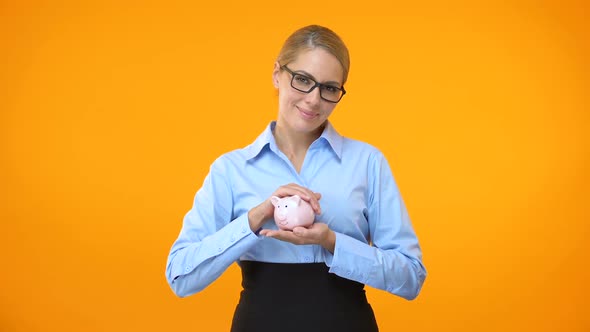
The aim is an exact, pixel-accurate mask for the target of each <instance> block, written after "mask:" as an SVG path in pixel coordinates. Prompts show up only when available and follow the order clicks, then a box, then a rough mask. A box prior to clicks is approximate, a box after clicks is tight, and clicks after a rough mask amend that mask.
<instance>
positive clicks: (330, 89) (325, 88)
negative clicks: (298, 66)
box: [281, 65, 346, 103]
mask: <svg viewBox="0 0 590 332" xmlns="http://www.w3.org/2000/svg"><path fill="white" fill-rule="evenodd" d="M281 68H283V69H285V70H286V71H287V72H288V73H289V74H291V76H293V77H292V78H291V87H293V89H295V90H297V91H300V92H303V93H310V92H312V91H313V89H315V88H317V87H320V97H321V98H322V99H323V100H325V101H328V102H330V103H337V102H339V101H340V99H342V96H344V94H345V93H346V90H344V86H341V87H337V86H334V85H330V84H322V83H318V82H316V81H315V80H314V79H312V78H311V77H308V76H305V75H303V74H299V73H295V72H293V71H292V70H291V69H289V68H288V67H287V65H284V66H282V67H281Z"/></svg>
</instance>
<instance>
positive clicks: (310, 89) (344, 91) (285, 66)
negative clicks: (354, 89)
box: [281, 65, 346, 104]
mask: <svg viewBox="0 0 590 332" xmlns="http://www.w3.org/2000/svg"><path fill="white" fill-rule="evenodd" d="M281 68H282V69H284V70H285V71H287V73H289V74H291V87H292V88H293V89H295V90H297V91H299V92H303V93H310V92H312V91H313V89H315V88H317V87H319V88H320V98H322V100H325V101H327V102H329V103H334V104H336V103H338V102H339V101H340V100H341V99H342V97H344V95H345V94H346V90H344V85H342V86H340V87H335V86H333V85H329V84H322V83H319V82H316V80H314V79H313V78H311V77H309V76H307V75H304V74H299V73H296V72H294V71H292V70H291V69H289V67H287V65H282V66H281ZM295 75H299V76H303V77H305V78H307V79H308V80H310V81H312V82H314V83H315V84H314V85H312V87H311V88H309V90H307V91H305V90H301V89H298V88H296V87H295V86H294V85H293V80H295ZM322 87H329V88H333V89H338V90H340V91H342V94H341V95H340V98H338V100H336V101H333V100H328V99H326V98H324V96H322Z"/></svg>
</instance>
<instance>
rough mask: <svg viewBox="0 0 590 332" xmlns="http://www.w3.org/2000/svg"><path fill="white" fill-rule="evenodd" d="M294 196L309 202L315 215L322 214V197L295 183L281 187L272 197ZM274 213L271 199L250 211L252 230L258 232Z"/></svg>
mask: <svg viewBox="0 0 590 332" xmlns="http://www.w3.org/2000/svg"><path fill="white" fill-rule="evenodd" d="M293 195H299V196H300V197H301V199H303V200H305V201H307V202H308V203H309V204H310V205H311V207H312V208H313V211H314V212H315V214H320V213H322V209H321V207H320V202H319V200H320V198H321V197H322V195H321V194H320V193H316V192H313V191H311V190H310V189H308V188H305V187H302V186H300V185H298V184H295V183H289V184H286V185H284V186H280V187H279V188H278V189H277V190H275V192H274V193H273V194H272V195H271V197H272V196H277V197H280V198H282V197H286V196H293ZM274 211H275V207H274V205H272V203H271V201H270V197H269V198H268V199H266V200H264V202H262V203H260V204H259V205H258V206H256V207H254V208H252V209H251V210H250V211H248V221H249V223H250V229H252V231H253V232H256V231H258V230H259V229H260V228H261V227H262V225H263V224H264V223H265V222H266V221H267V220H268V219H271V218H272V217H273V216H274Z"/></svg>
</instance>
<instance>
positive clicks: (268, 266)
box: [240, 261, 365, 294]
mask: <svg viewBox="0 0 590 332" xmlns="http://www.w3.org/2000/svg"><path fill="white" fill-rule="evenodd" d="M240 266H241V268H242V287H243V288H244V290H252V291H257V292H267V291H269V292H275V291H277V290H280V291H281V292H288V293H301V292H303V293H305V292H309V291H310V290H315V291H316V292H321V293H326V294H327V293H329V292H338V293H340V292H345V293H351V294H354V293H359V294H360V293H362V294H364V290H363V289H364V286H365V285H363V284H361V283H358V282H356V281H353V280H349V279H344V278H341V277H339V276H337V275H335V274H333V273H329V272H328V269H329V268H328V267H327V266H326V264H325V263H306V264H285V263H264V262H255V261H242V262H240Z"/></svg>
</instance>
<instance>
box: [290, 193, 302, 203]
mask: <svg viewBox="0 0 590 332" xmlns="http://www.w3.org/2000/svg"><path fill="white" fill-rule="evenodd" d="M291 199H292V200H293V201H294V202H295V203H297V205H299V203H301V197H300V196H299V195H293V196H291Z"/></svg>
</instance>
